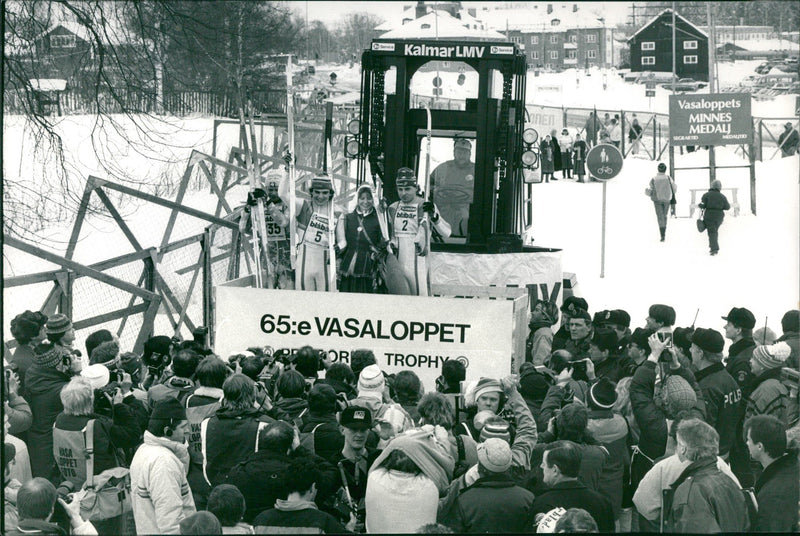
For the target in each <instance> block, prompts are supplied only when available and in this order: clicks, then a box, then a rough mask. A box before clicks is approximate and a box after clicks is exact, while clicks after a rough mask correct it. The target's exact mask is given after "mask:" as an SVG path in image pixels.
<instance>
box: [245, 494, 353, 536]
mask: <svg viewBox="0 0 800 536" xmlns="http://www.w3.org/2000/svg"><path fill="white" fill-rule="evenodd" d="M253 529H254V530H255V533H256V534H293V533H294V534H340V533H343V532H347V530H346V529H345V528H344V526H342V524H341V523H339V522H338V521H337V520H336V518H334V517H333V516H332V515H330V514H328V513H325V512H322V511H320V510H318V509H317V505H316V504H314V503H313V502H306V501H287V500H278V501H277V502H276V504H275V507H274V508H271V509H269V510H266V511H264V512H261V513H260V514H259V515H258V516H257V517H256V519H255V520H254V521H253Z"/></svg>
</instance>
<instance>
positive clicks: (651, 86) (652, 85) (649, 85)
mask: <svg viewBox="0 0 800 536" xmlns="http://www.w3.org/2000/svg"><path fill="white" fill-rule="evenodd" d="M644 87H645V89H655V88H656V83H655V82H645V84H644Z"/></svg>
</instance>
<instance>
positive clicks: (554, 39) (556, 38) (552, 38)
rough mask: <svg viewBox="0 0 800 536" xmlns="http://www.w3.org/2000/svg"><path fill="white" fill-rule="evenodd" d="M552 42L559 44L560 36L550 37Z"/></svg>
mask: <svg viewBox="0 0 800 536" xmlns="http://www.w3.org/2000/svg"><path fill="white" fill-rule="evenodd" d="M550 42H551V43H558V36H557V35H555V34H553V35H551V36H550Z"/></svg>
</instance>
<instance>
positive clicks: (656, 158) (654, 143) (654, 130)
mask: <svg viewBox="0 0 800 536" xmlns="http://www.w3.org/2000/svg"><path fill="white" fill-rule="evenodd" d="M656 123H658V120H657V119H656V117H653V158H654V159H655V160H658V156H656V148H657V147H658V139H657V138H656ZM670 173H672V165H671V164H670Z"/></svg>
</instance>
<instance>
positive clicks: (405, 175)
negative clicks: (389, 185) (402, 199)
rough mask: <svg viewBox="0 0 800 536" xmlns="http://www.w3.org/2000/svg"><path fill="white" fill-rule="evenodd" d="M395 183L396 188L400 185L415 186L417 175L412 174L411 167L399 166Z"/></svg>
mask: <svg viewBox="0 0 800 536" xmlns="http://www.w3.org/2000/svg"><path fill="white" fill-rule="evenodd" d="M395 185H396V186H397V187H398V188H401V187H408V186H412V187H413V186H416V185H417V176H416V175H414V171H413V170H412V169H411V168H407V167H401V168H400V169H398V170H397V176H396V178H395Z"/></svg>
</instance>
